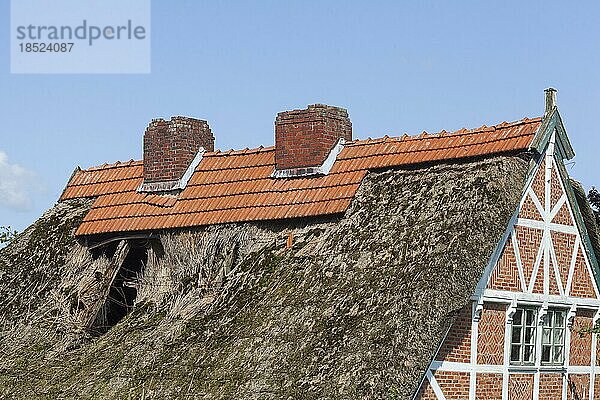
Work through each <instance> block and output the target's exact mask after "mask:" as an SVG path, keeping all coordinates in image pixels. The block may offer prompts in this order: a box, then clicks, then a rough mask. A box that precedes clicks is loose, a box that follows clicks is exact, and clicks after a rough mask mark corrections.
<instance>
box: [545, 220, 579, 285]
mask: <svg viewBox="0 0 600 400" xmlns="http://www.w3.org/2000/svg"><path fill="white" fill-rule="evenodd" d="M551 235H552V244H553V245H554V252H555V254H556V261H557V262H558V270H559V271H560V279H561V282H562V284H563V288H564V289H566V285H567V278H568V277H569V268H571V258H572V257H573V249H574V248H575V239H576V236H575V235H571V234H568V233H561V232H551Z"/></svg>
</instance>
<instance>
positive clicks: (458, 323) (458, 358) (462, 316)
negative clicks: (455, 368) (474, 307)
mask: <svg viewBox="0 0 600 400" xmlns="http://www.w3.org/2000/svg"><path fill="white" fill-rule="evenodd" d="M435 359H436V360H438V361H453V362H470V361H471V304H468V305H467V306H466V307H465V308H463V309H462V310H461V311H460V313H459V314H458V316H457V317H456V320H455V321H454V323H453V324H452V327H451V328H450V331H448V335H447V336H446V340H445V341H444V344H442V347H441V348H440V351H439V353H438V354H437V356H436V358H435Z"/></svg>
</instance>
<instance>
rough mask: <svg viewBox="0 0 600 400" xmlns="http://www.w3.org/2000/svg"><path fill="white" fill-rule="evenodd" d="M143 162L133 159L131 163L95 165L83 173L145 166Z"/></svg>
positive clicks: (116, 162)
mask: <svg viewBox="0 0 600 400" xmlns="http://www.w3.org/2000/svg"><path fill="white" fill-rule="evenodd" d="M143 162H144V161H143V160H134V159H131V160H129V161H125V162H121V161H115V162H114V163H111V164H107V163H104V164H102V165H95V166H92V167H89V168H86V169H81V171H82V172H95V171H106V170H107V169H115V168H124V167H131V166H137V165H141V164H143Z"/></svg>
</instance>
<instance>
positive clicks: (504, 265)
mask: <svg viewBox="0 0 600 400" xmlns="http://www.w3.org/2000/svg"><path fill="white" fill-rule="evenodd" d="M488 289H495V290H506V291H512V292H520V291H521V290H522V289H521V283H520V282H519V270H518V269H517V258H516V256H515V249H514V248H513V245H512V240H510V239H509V240H508V241H507V242H506V245H505V247H504V251H503V252H502V257H500V260H499V261H498V264H497V265H496V266H495V267H494V270H493V271H492V275H491V276H490V282H489V283H488Z"/></svg>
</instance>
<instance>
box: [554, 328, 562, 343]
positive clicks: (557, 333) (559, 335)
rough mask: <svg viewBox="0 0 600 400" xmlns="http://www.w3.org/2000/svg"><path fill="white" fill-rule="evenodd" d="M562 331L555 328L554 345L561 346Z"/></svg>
mask: <svg viewBox="0 0 600 400" xmlns="http://www.w3.org/2000/svg"><path fill="white" fill-rule="evenodd" d="M564 332H565V331H564V330H563V329H562V328H557V329H555V330H554V344H563V336H564Z"/></svg>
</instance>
